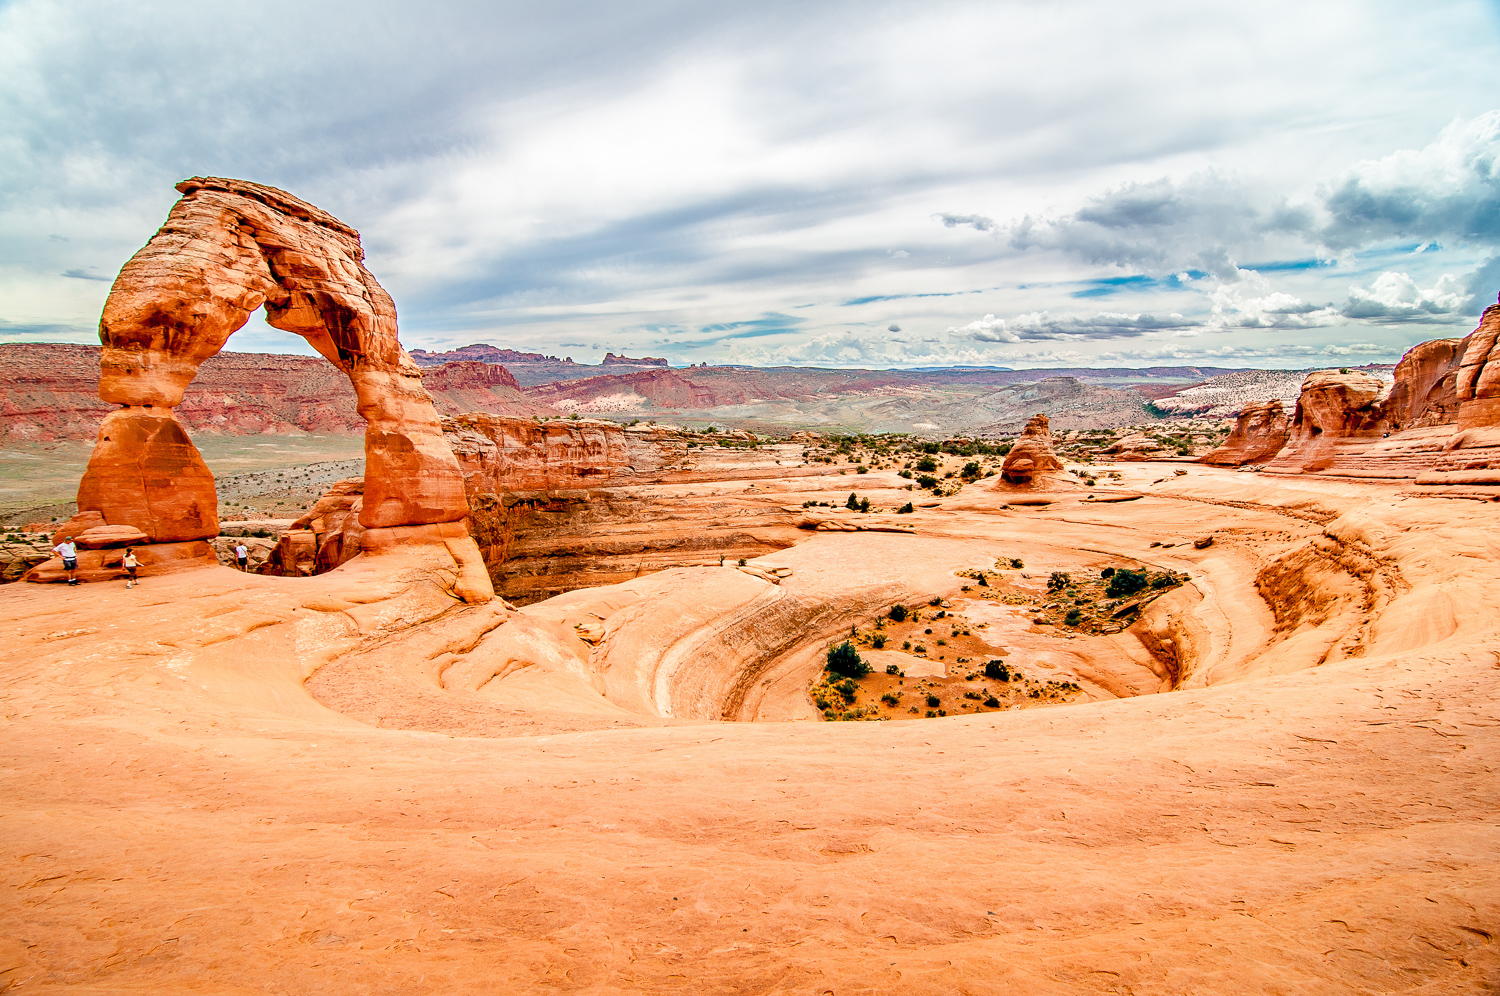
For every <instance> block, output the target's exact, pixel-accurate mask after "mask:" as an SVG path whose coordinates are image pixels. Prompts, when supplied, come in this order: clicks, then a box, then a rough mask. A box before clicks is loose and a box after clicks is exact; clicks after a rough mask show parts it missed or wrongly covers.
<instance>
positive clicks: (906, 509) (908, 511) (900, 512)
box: [896, 502, 916, 515]
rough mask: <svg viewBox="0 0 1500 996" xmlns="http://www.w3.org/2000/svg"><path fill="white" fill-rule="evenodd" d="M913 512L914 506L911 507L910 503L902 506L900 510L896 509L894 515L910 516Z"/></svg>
mask: <svg viewBox="0 0 1500 996" xmlns="http://www.w3.org/2000/svg"><path fill="white" fill-rule="evenodd" d="M915 511H916V508H915V506H913V505H912V503H911V502H907V503H906V504H905V505H902V506H901V507H900V508H898V509H896V514H897V515H910V514H912V513H913V512H915Z"/></svg>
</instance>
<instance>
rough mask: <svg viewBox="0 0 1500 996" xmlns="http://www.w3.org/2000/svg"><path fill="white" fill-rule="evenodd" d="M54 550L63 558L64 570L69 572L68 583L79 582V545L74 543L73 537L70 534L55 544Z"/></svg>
mask: <svg viewBox="0 0 1500 996" xmlns="http://www.w3.org/2000/svg"><path fill="white" fill-rule="evenodd" d="M52 552H53V553H55V554H57V555H58V556H59V557H61V558H62V562H63V570H65V571H67V572H68V584H77V583H78V547H76V546H74V545H73V537H71V536H69V537H68V538H66V539H64V540H63V541H62V542H61V543H59V544H57V545H56V546H54V547H53V548H52Z"/></svg>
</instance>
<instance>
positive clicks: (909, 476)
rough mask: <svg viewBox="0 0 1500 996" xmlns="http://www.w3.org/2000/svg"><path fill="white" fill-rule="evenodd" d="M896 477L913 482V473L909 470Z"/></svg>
mask: <svg viewBox="0 0 1500 996" xmlns="http://www.w3.org/2000/svg"><path fill="white" fill-rule="evenodd" d="M896 476H897V477H904V478H906V479H907V480H908V481H909V480H911V471H909V470H903V471H901V472H900V473H899V474H897V475H896Z"/></svg>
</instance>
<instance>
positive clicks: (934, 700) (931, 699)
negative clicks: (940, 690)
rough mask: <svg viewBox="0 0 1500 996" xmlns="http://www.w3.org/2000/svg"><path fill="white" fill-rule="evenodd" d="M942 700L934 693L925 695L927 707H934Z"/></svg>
mask: <svg viewBox="0 0 1500 996" xmlns="http://www.w3.org/2000/svg"><path fill="white" fill-rule="evenodd" d="M942 702H943V700H942V699H940V698H938V697H937V696H936V695H929V696H927V705H928V707H929V708H932V709H936V708H937V707H938V706H939V705H941V704H942Z"/></svg>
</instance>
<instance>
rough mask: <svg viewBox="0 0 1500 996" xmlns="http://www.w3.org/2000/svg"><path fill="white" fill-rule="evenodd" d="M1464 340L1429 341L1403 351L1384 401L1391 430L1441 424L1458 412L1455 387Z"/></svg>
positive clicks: (1447, 421)
mask: <svg viewBox="0 0 1500 996" xmlns="http://www.w3.org/2000/svg"><path fill="white" fill-rule="evenodd" d="M1465 341H1466V340H1461V339H1432V340H1429V341H1427V342H1419V343H1417V344H1416V345H1415V346H1413V347H1412V348H1411V349H1409V350H1407V351H1406V355H1405V356H1403V357H1401V362H1400V363H1398V364H1396V370H1395V374H1394V376H1395V381H1394V382H1393V383H1392V384H1391V392H1390V395H1389V396H1388V397H1387V398H1386V401H1385V412H1384V414H1385V416H1386V418H1387V419H1388V420H1389V422H1390V426H1391V429H1392V431H1397V430H1401V429H1416V428H1420V427H1422V426H1430V425H1444V424H1447V423H1449V422H1452V421H1454V420H1455V418H1456V417H1457V413H1458V398H1457V395H1456V393H1455V385H1456V381H1457V377H1458V365H1459V361H1460V360H1461V359H1462V358H1463V346H1464V342H1465Z"/></svg>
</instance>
